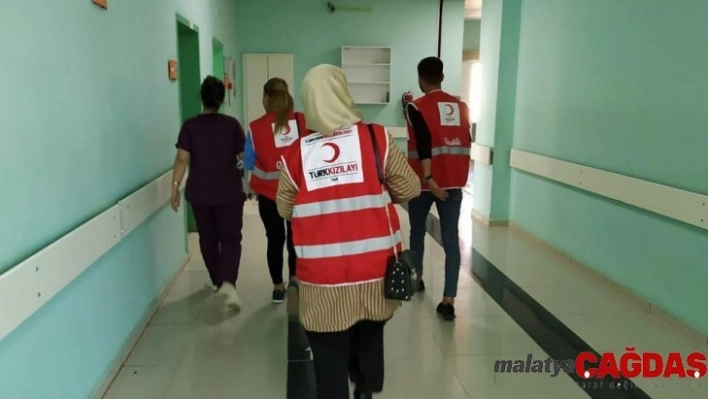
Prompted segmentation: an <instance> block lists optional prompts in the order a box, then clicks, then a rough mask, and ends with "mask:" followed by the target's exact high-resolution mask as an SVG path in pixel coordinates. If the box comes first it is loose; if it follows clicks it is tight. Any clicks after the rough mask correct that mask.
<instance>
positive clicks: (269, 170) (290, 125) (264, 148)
mask: <svg viewBox="0 0 708 399" xmlns="http://www.w3.org/2000/svg"><path fill="white" fill-rule="evenodd" d="M263 108H264V109H265V111H266V114H265V115H263V116H262V117H260V118H258V119H256V120H254V121H252V122H251V123H250V125H249V128H250V130H249V132H248V134H247V140H246V149H245V162H244V164H245V165H244V166H245V169H246V170H249V171H251V172H250V179H249V181H250V186H251V190H253V191H254V192H255V193H256V194H258V213H259V214H260V216H261V220H262V221H263V226H264V227H265V232H266V237H267V239H268V249H267V259H268V270H269V271H270V278H271V280H272V282H273V294H272V301H273V303H282V302H283V301H284V300H285V282H284V281H283V246H284V245H285V244H286V242H287V248H288V268H289V269H290V270H289V271H290V277H292V276H294V275H295V260H296V255H295V247H294V246H293V241H292V229H291V227H290V222H287V223H286V221H285V220H284V219H283V218H282V217H281V216H280V214H278V207H277V206H276V204H275V194H276V192H277V191H278V178H279V177H280V167H279V165H280V157H281V155H283V153H284V152H285V150H286V149H287V148H288V147H289V146H290V144H292V143H293V142H294V141H295V140H296V139H297V138H298V137H300V135H303V134H304V132H305V130H304V129H305V117H304V115H303V114H301V113H299V112H294V104H293V98H292V96H291V95H290V93H289V92H288V84H287V83H286V82H285V80H283V79H281V78H272V79H270V80H269V81H268V82H266V84H265V85H264V86H263ZM286 231H287V232H286Z"/></svg>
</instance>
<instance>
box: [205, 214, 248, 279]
mask: <svg viewBox="0 0 708 399" xmlns="http://www.w3.org/2000/svg"><path fill="white" fill-rule="evenodd" d="M243 205H244V201H237V202H234V203H233V204H229V205H224V206H200V205H194V204H192V210H193V211H194V220H195V221H196V222H197V232H198V233H199V248H200V249H201V252H202V257H204V263H205V264H206V267H207V270H209V277H211V282H212V283H213V284H214V285H216V286H217V287H220V286H221V284H223V283H224V282H229V283H232V284H234V285H235V284H236V280H237V279H238V269H239V266H240V263H241V239H242V235H241V229H242V228H243Z"/></svg>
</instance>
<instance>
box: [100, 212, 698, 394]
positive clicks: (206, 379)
mask: <svg viewBox="0 0 708 399" xmlns="http://www.w3.org/2000/svg"><path fill="white" fill-rule="evenodd" d="M465 204H466V207H465V208H466V209H467V213H466V214H464V215H463V218H462V221H461V223H460V227H461V231H460V236H461V242H462V243H463V245H464V248H466V249H465V251H463V254H466V255H467V256H466V259H465V261H464V262H463V263H464V264H463V270H461V271H460V291H459V297H458V298H457V314H458V318H457V320H456V321H455V322H453V323H447V322H443V321H440V320H439V319H438V318H437V317H436V314H435V305H436V303H437V301H438V300H439V298H440V296H441V294H442V284H443V273H442V266H443V259H444V255H443V252H442V250H441V249H440V247H439V245H437V244H436V243H435V241H433V240H432V239H431V238H428V240H427V243H426V247H427V248H426V254H425V264H426V267H427V269H426V273H425V275H426V283H427V286H428V290H427V291H426V292H425V295H421V296H419V297H416V298H414V300H413V301H412V302H411V303H408V304H405V306H404V307H403V308H402V309H401V310H400V311H399V312H398V313H397V314H396V316H395V317H394V319H393V320H392V321H391V323H390V324H389V325H388V327H387V330H386V338H387V341H386V345H387V347H386V356H387V358H386V362H387V363H386V365H387V370H386V373H387V375H386V387H385V391H384V392H383V393H382V394H380V395H377V397H378V398H381V399H386V398H389V399H429V398H433V399H466V398H479V399H496V398H500V399H501V398H504V399H506V398H516V397H518V398H532V399H533V398H538V399H548V398H559V399H574V398H587V397H601V396H597V393H593V392H591V391H584V390H583V389H582V388H581V387H579V386H578V384H577V383H576V382H574V381H573V380H572V379H571V378H569V377H567V376H565V375H562V374H560V375H558V376H556V377H552V376H550V375H548V374H533V373H529V374H517V373H495V372H494V364H495V362H496V361H498V360H517V359H526V357H527V355H528V354H531V355H533V357H534V359H541V360H545V359H546V358H548V355H547V354H546V352H544V350H543V349H542V348H541V347H540V346H538V345H537V344H536V342H534V340H533V339H532V338H531V337H530V336H529V335H528V334H527V333H526V332H525V331H524V330H523V329H522V328H521V327H520V326H519V324H517V323H516V322H515V321H514V320H513V319H512V318H511V317H510V316H509V315H507V314H506V313H505V311H504V310H503V309H502V308H501V307H500V306H499V305H497V303H496V302H495V301H494V300H492V299H491V297H490V296H489V295H488V294H487V293H486V292H485V291H484V290H483V289H482V288H481V286H480V285H478V284H477V283H476V282H475V281H473V280H472V278H471V277H470V274H469V272H468V271H466V270H469V265H470V260H469V254H470V250H469V248H471V247H472V243H474V248H475V249H476V250H477V251H478V252H479V253H480V254H482V255H483V256H484V257H485V258H487V259H488V260H489V261H491V262H492V263H493V264H494V265H495V266H496V267H497V268H498V269H500V270H502V271H503V272H504V273H505V274H506V275H507V276H508V277H509V278H510V279H512V280H514V281H515V282H516V283H517V284H518V285H519V286H521V287H522V288H523V289H524V290H526V292H528V293H529V294H530V295H532V296H533V297H534V298H535V299H536V300H537V301H538V302H540V303H541V305H543V306H544V307H545V308H546V309H548V310H549V311H550V312H551V313H553V314H554V315H555V316H556V317H557V318H559V319H560V320H561V321H562V322H563V323H564V324H566V325H567V326H568V327H570V328H571V329H572V330H574V331H575V333H576V334H578V335H579V336H581V337H582V338H583V340H585V342H587V343H588V344H589V345H591V346H592V347H593V348H594V349H595V350H597V351H599V352H603V351H606V350H613V351H617V352H618V356H619V354H621V353H622V352H623V350H624V347H625V346H637V347H638V350H637V351H638V352H642V351H647V350H660V351H662V352H669V351H684V352H685V351H693V350H701V351H704V352H705V347H703V346H701V345H699V344H698V343H693V342H691V340H690V339H689V338H687V337H685V336H683V335H681V333H679V332H677V331H676V330H675V329H674V328H672V327H671V326H669V325H667V324H666V323H664V322H663V321H661V320H659V319H657V318H656V317H655V316H654V315H652V314H649V313H647V312H646V311H644V310H642V309H641V308H639V307H637V306H634V305H632V304H629V303H628V301H627V300H626V299H624V298H622V297H619V296H617V295H616V294H614V293H613V292H612V291H609V290H608V289H607V287H605V286H604V285H601V284H597V283H595V282H594V281H590V280H589V279H588V277H586V276H585V275H583V274H580V273H578V272H577V271H575V270H574V269H572V268H570V267H569V266H567V265H565V264H563V263H562V261H560V260H558V259H557V258H554V257H553V256H552V255H550V254H548V253H546V252H545V251H544V250H543V249H541V248H539V247H536V246H534V245H533V244H531V243H530V242H528V241H527V240H525V239H524V238H523V237H520V236H518V235H516V234H514V233H512V232H510V231H509V230H508V229H506V228H488V227H485V226H482V225H479V224H477V223H470V222H469V220H470V218H469V208H470V207H469V199H466V202H465ZM400 214H401V220H402V222H403V225H404V228H405V229H406V237H407V225H408V223H407V222H406V221H407V214H406V213H405V212H404V211H400ZM244 222H245V223H244V226H245V227H244V232H245V238H244V254H243V262H242V269H241V270H242V272H241V277H240V280H239V284H238V289H239V291H240V293H241V296H242V298H243V300H244V307H243V311H242V312H241V313H239V314H229V313H224V312H223V311H222V308H221V307H220V306H219V303H218V301H216V300H215V298H214V297H213V295H212V294H211V293H210V292H208V291H207V290H206V289H204V287H203V285H204V283H205V281H206V280H207V275H206V272H205V271H204V266H203V263H202V260H201V257H200V256H199V254H198V250H197V244H196V240H195V237H190V249H191V251H192V253H193V255H192V257H191V260H190V262H189V264H188V265H187V267H186V268H185V270H184V271H182V272H181V274H180V275H179V277H178V280H177V282H176V284H175V285H174V287H173V288H172V290H171V291H170V293H169V296H168V297H167V299H166V300H165V303H164V304H163V305H162V307H161V309H160V310H159V311H158V313H157V314H156V315H155V318H154V319H153V321H152V322H151V323H150V325H149V327H148V328H147V330H146V331H145V333H144V335H143V337H142V339H141V340H140V342H139V343H138V345H137V346H136V348H135V349H134V350H133V353H132V354H131V355H130V357H129V359H128V360H127V362H126V363H125V366H124V367H123V369H122V370H121V372H120V374H119V375H118V377H117V379H116V380H115V382H114V383H113V385H112V386H111V388H110V390H109V392H108V393H107V395H106V398H107V399H152V398H155V399H157V398H168V399H200V398H203V397H212V398H245V399H251V398H253V399H271V398H272V399H283V398H285V392H286V386H285V385H286V368H287V359H286V345H287V342H286V341H287V340H286V336H287V334H286V333H287V331H286V328H287V319H286V313H285V306H284V305H273V304H271V303H270V294H271V284H270V281H269V277H268V271H267V267H266V265H265V249H264V248H265V245H264V244H265V239H264V232H263V228H262V226H261V223H260V220H259V218H258V215H257V206H256V203H254V202H249V203H248V204H247V206H246V215H245V221H244ZM406 241H407V240H406ZM697 381H703V380H694V381H692V382H685V381H683V382H679V385H680V387H679V388H677V387H676V384H675V382H674V385H670V384H668V383H667V382H666V381H663V380H662V381H653V382H651V384H650V383H649V382H642V381H638V384H640V387H641V388H642V389H643V390H644V391H645V392H647V393H648V394H649V395H650V396H651V397H653V398H706V397H708V387H706V386H705V383H703V384H704V386H699V385H697V384H699V383H698V382H697ZM690 384H693V385H690ZM691 386H692V387H693V388H694V389H691V388H690V387H691Z"/></svg>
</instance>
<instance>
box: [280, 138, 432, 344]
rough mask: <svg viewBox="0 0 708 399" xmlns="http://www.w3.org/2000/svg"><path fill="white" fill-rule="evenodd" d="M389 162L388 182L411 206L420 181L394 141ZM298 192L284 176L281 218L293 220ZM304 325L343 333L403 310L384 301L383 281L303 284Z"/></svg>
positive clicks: (396, 196)
mask: <svg viewBox="0 0 708 399" xmlns="http://www.w3.org/2000/svg"><path fill="white" fill-rule="evenodd" d="M388 145H389V151H388V158H387V159H386V166H385V174H386V182H387V184H388V187H389V191H390V193H391V197H392V198H393V201H394V202H395V203H403V202H408V201H410V200H411V199H413V198H415V197H417V196H419V195H420V179H419V178H418V176H416V174H415V172H414V171H413V169H412V168H411V167H410V166H409V165H408V161H407V159H406V157H405V156H404V155H403V153H402V152H401V151H400V149H398V147H397V145H396V144H395V142H394V140H393V139H392V138H389V143H388ZM297 192H298V189H297V187H295V186H294V185H293V183H292V181H290V179H289V178H288V177H287V174H285V173H281V175H280V181H279V183H278V194H277V197H276V202H277V204H278V211H279V213H280V215H281V216H282V217H283V218H285V219H287V220H290V219H291V218H292V212H293V204H294V202H295V197H296V196H297ZM299 302H300V308H299V311H300V321H301V323H302V325H303V327H304V328H305V329H306V330H308V331H314V332H339V331H344V330H347V329H348V328H349V327H351V326H353V325H354V324H355V323H357V322H358V321H361V320H375V321H383V320H388V319H390V318H391V317H392V316H393V313H394V312H395V311H396V309H398V308H399V307H400V306H401V302H400V301H392V300H388V299H386V298H385V297H384V282H383V280H380V281H376V282H371V283H364V284H357V285H347V286H337V287H321V286H313V285H309V284H304V283H300V294H299Z"/></svg>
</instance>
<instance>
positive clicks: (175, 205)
mask: <svg viewBox="0 0 708 399" xmlns="http://www.w3.org/2000/svg"><path fill="white" fill-rule="evenodd" d="M181 199H182V196H181V195H180V193H179V190H177V189H172V199H171V200H170V204H171V205H172V210H173V211H175V212H177V211H178V210H179V204H180V200H181Z"/></svg>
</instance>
